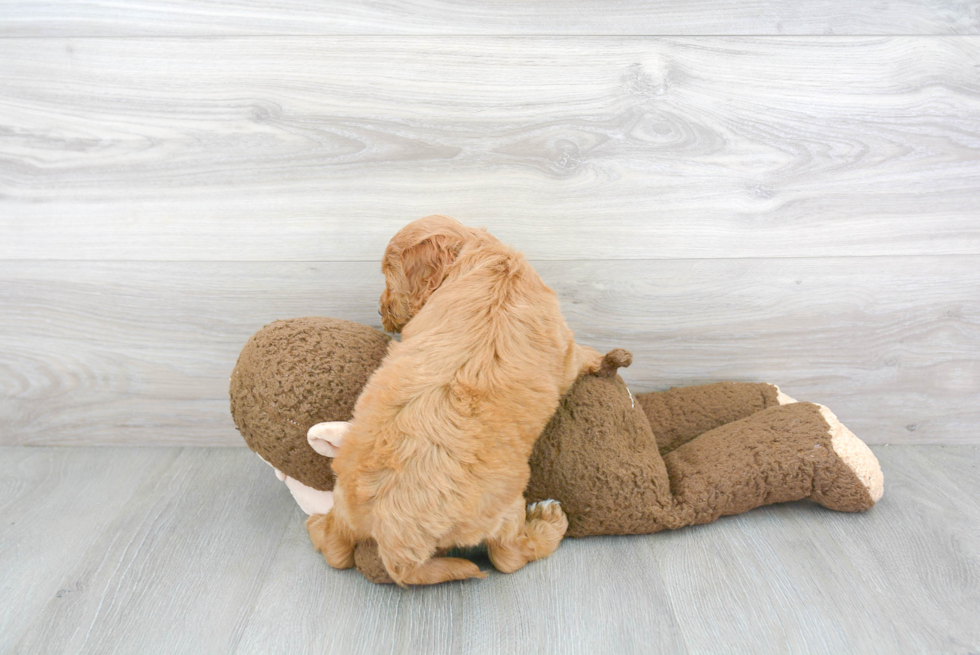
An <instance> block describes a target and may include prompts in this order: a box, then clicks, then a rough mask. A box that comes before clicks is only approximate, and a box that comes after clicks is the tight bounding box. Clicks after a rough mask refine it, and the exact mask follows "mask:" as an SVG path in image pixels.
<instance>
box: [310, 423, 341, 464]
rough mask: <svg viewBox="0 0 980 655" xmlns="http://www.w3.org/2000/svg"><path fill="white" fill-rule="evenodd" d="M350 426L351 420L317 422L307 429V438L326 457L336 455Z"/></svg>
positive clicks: (314, 448)
mask: <svg viewBox="0 0 980 655" xmlns="http://www.w3.org/2000/svg"><path fill="white" fill-rule="evenodd" d="M349 428H350V422H349V421H327V422H325V423H317V424H316V425H314V426H313V427H311V428H310V429H309V430H307V431H306V440H307V441H308V442H309V443H310V447H311V448H313V450H315V451H316V452H318V453H320V454H321V455H323V456H324V457H336V456H337V452H338V451H339V450H340V444H341V443H343V441H344V435H345V434H347V430H348V429H349Z"/></svg>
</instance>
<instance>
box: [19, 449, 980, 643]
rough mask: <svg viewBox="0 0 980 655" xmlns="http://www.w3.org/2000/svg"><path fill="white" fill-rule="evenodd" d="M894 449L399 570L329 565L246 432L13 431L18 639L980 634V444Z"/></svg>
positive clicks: (859, 639)
mask: <svg viewBox="0 0 980 655" xmlns="http://www.w3.org/2000/svg"><path fill="white" fill-rule="evenodd" d="M874 450H875V453H876V454H877V456H878V458H879V459H880V461H881V464H882V468H883V469H884V471H885V480H886V487H885V497H884V498H883V500H882V501H881V502H880V503H879V504H878V505H877V506H876V507H875V508H873V509H872V510H871V511H870V512H868V513H865V514H860V515H848V514H837V513H833V512H829V511H826V510H823V509H822V508H820V507H817V506H814V505H811V504H807V503H793V504H787V505H780V506H774V507H770V508H763V509H760V510H756V511H753V512H750V513H748V514H745V515H742V516H737V517H729V518H726V519H722V520H721V521H719V522H717V523H714V524H710V525H705V526H699V527H696V528H688V529H684V530H681V531H677V532H671V533H661V534H657V535H650V536H639V537H607V538H592V539H584V540H571V539H570V540H566V541H565V542H563V543H562V545H561V547H560V548H559V550H558V551H557V552H556V553H555V554H554V555H553V556H552V557H551V558H549V559H548V560H545V561H543V562H538V563H534V564H532V565H529V566H527V567H525V568H524V569H522V570H521V571H518V572H517V573H514V574H511V575H503V574H499V573H496V572H492V573H491V574H490V577H489V578H488V579H486V580H483V581H477V582H470V583H454V584H447V585H442V586H438V587H433V588H419V589H409V590H400V589H397V588H392V587H388V586H375V585H372V584H370V583H368V582H366V581H365V580H364V579H363V578H361V577H360V576H359V575H358V574H357V573H355V572H353V571H346V572H339V571H334V570H332V569H330V568H329V567H328V566H327V565H326V564H325V563H324V562H323V560H322V559H321V558H320V556H319V555H317V554H316V553H314V552H313V551H312V549H311V547H310V546H309V543H308V540H307V537H306V534H305V529H304V527H303V517H302V516H301V514H300V512H299V511H298V510H297V509H296V508H295V507H294V504H293V501H292V499H291V498H290V496H289V495H288V492H287V491H286V490H285V488H284V487H283V486H282V485H281V484H280V483H279V482H278V481H277V480H275V478H274V477H273V476H272V475H271V473H270V471H269V469H268V467H267V466H266V465H265V464H263V463H262V462H260V461H259V460H258V459H257V458H256V457H255V456H254V455H253V454H252V453H251V452H249V451H247V450H245V449H243V448H228V449H206V448H39V447H33V448H29V447H6V448H0V461H2V462H3V466H2V467H0V492H2V493H0V590H2V593H0V652H5V653H6V652H10V653H49V652H58V653H114V652H122V653H133V652H139V653H178V652H188V653H190V652H196V653H199V652H208V653H306V652H309V653H343V654H345V655H348V654H353V653H413V652H426V653H450V652H451V653H484V652H495V653H500V652H507V653H523V652H527V653H537V652H566V653H632V652H642V653H657V652H664V653H685V652H687V653H719V652H740V653H750V652H767V653H834V654H838V653H976V652H977V651H978V650H980V622H978V621H977V617H978V616H980V502H978V500H977V498H978V497H980V447H978V446H878V447H875V448H874ZM484 565H486V562H485V561H484Z"/></svg>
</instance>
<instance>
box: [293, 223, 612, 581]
mask: <svg viewBox="0 0 980 655" xmlns="http://www.w3.org/2000/svg"><path fill="white" fill-rule="evenodd" d="M381 268H382V271H383V273H384V275H385V283H386V288H385V291H384V293H383V294H382V295H381V302H380V312H381V317H382V322H383V323H384V327H385V329H386V330H388V331H390V332H401V333H402V340H401V342H392V344H391V347H390V348H389V350H388V353H387V355H386V357H385V359H384V361H383V362H382V364H381V367H380V368H379V369H378V370H377V371H375V372H374V374H373V375H372V376H371V378H370V379H369V380H368V382H367V385H366V387H365V388H364V391H363V392H362V393H361V396H360V397H359V399H358V401H357V404H356V406H355V408H354V416H353V420H352V421H351V423H350V426H349V429H348V431H347V432H346V434H345V435H344V436H343V442H342V444H341V446H340V448H339V450H338V453H337V456H336V458H335V459H334V461H333V469H334V472H335V473H336V476H337V482H336V485H335V487H334V492H335V493H334V507H333V509H332V510H331V511H330V513H329V514H325V515H315V516H312V517H310V519H309V521H308V522H307V528H308V530H309V532H310V538H311V539H312V541H313V544H314V545H315V546H316V548H317V549H318V550H319V551H321V552H322V553H323V554H324V556H325V558H326V560H327V562H328V563H329V564H330V565H331V566H333V567H336V568H348V567H351V566H353V565H354V545H355V543H357V542H359V541H362V540H367V539H372V538H373V539H374V540H376V541H377V543H378V552H379V554H380V556H381V560H382V562H383V563H384V566H385V568H386V569H387V571H388V574H389V575H390V576H391V578H392V579H393V580H395V581H396V582H397V583H398V584H400V585H403V586H404V585H408V584H434V583H438V582H443V581H446V580H462V579H466V578H474V577H484V575H485V574H484V573H483V572H481V571H480V570H479V568H478V567H477V566H476V565H475V564H473V563H472V562H469V561H467V560H463V559H456V558H449V557H434V555H435V554H436V553H437V552H438V551H441V550H444V549H446V548H450V547H453V546H475V545H477V544H479V543H481V542H484V541H485V542H486V543H487V547H488V550H489V555H490V561H491V562H493V564H494V566H495V567H496V568H497V569H499V570H501V571H504V572H511V571H515V570H517V569H519V568H520V567H522V566H524V564H526V563H527V562H530V561H533V560H535V559H539V558H541V557H547V556H548V555H550V554H551V553H552V552H553V551H554V550H555V548H557V547H558V543H559V542H560V541H561V538H562V537H563V536H564V534H565V530H566V528H567V526H568V522H567V519H566V518H565V514H564V512H563V511H562V510H561V507H560V506H559V505H558V504H557V503H539V504H538V505H537V506H532V507H529V508H528V507H525V505H524V499H523V495H522V493H523V491H524V487H525V485H526V484H527V481H528V477H529V475H530V470H529V468H528V457H529V456H530V454H531V449H532V447H533V445H534V442H535V440H536V439H537V438H538V435H539V434H540V433H541V431H542V430H543V429H544V426H545V424H546V423H547V422H548V420H549V419H550V418H551V415H552V414H554V412H555V409H556V408H557V406H558V401H559V398H560V397H561V396H562V395H563V394H564V393H565V392H566V391H568V389H569V388H570V387H571V385H572V383H573V382H574V381H575V379H576V378H577V377H578V376H579V375H581V374H583V373H587V372H595V371H597V370H599V368H600V366H601V364H602V356H601V355H600V354H599V353H598V352H596V351H595V350H593V349H591V348H586V347H582V346H579V345H578V344H576V343H575V341H574V339H573V335H572V332H571V331H570V330H569V329H568V326H567V325H566V324H565V320H564V319H563V318H562V315H561V311H560V308H559V304H558V298H557V297H556V296H555V293H554V292H553V291H552V290H551V289H549V288H548V287H547V286H545V284H544V283H543V282H542V281H541V278H540V277H539V276H538V274H537V273H536V272H535V271H534V269H533V268H531V266H530V265H529V264H528V262H527V260H526V259H525V258H524V256H523V255H521V254H520V253H518V252H515V251H514V250H512V249H511V248H508V247H507V246H505V245H504V244H502V243H501V242H500V241H498V240H497V239H495V238H494V237H492V236H491V235H490V234H488V233H487V232H486V231H484V230H478V229H473V228H468V227H465V226H463V225H462V224H460V223H459V222H457V221H456V220H454V219H452V218H449V217H446V216H429V217H426V218H423V219H420V220H417V221H414V222H412V223H410V224H409V225H407V226H406V227H405V228H403V229H402V230H401V231H399V232H398V234H396V235H395V237H394V238H393V239H392V240H391V242H390V243H389V244H388V247H387V249H386V250H385V255H384V259H383V261H382V265H381Z"/></svg>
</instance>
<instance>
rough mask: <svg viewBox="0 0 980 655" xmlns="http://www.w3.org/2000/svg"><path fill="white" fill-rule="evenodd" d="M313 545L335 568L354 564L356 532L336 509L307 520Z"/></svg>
mask: <svg viewBox="0 0 980 655" xmlns="http://www.w3.org/2000/svg"><path fill="white" fill-rule="evenodd" d="M306 530H307V532H309V533H310V541H312V542H313V547H314V548H316V549H317V550H318V551H320V552H321V553H323V557H324V559H326V560H327V564H329V565H330V566H332V567H334V568H335V569H349V568H351V567H352V566H354V546H355V543H356V542H355V540H354V534H353V532H351V530H350V528H349V527H347V525H345V524H344V522H343V520H342V519H340V518H339V517H338V516H337V512H336V510H331V511H330V512H328V513H327V514H314V515H313V516H311V517H310V518H309V519H307V520H306Z"/></svg>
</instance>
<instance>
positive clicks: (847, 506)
mask: <svg viewBox="0 0 980 655" xmlns="http://www.w3.org/2000/svg"><path fill="white" fill-rule="evenodd" d="M818 407H819V408H820V415H821V416H822V417H823V419H824V421H826V422H827V426H828V430H829V434H830V447H831V449H832V450H833V451H834V454H835V455H837V458H838V459H839V460H840V463H841V464H842V465H843V468H845V469H846V470H847V471H848V472H849V475H848V474H844V475H840V474H836V473H832V472H831V470H826V471H822V472H818V473H817V474H816V475H815V476H814V481H813V487H814V488H813V495H812V496H811V498H812V499H813V500H815V501H817V502H818V503H820V504H821V505H823V506H824V507H827V508H829V509H834V510H837V511H840V512H860V511H863V510H866V509H868V508H869V507H871V506H872V505H874V504H875V503H876V502H878V501H879V500H881V496H882V495H883V494H884V492H885V484H884V476H883V475H882V473H881V466H880V465H879V464H878V458H877V457H875V455H874V453H873V452H871V449H870V448H868V446H867V444H865V443H864V442H863V441H861V440H860V439H858V438H857V437H856V436H854V433H853V432H851V431H850V430H848V429H847V427H846V426H845V425H844V424H843V423H841V422H840V421H839V420H838V419H837V417H836V416H834V413H833V412H831V411H830V410H829V409H827V408H826V407H824V406H823V405H818ZM869 501H870V502H869Z"/></svg>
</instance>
